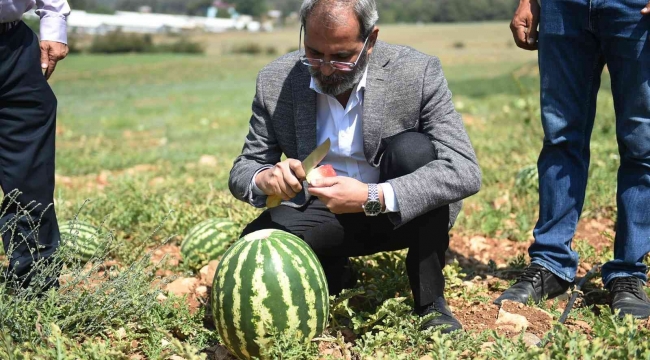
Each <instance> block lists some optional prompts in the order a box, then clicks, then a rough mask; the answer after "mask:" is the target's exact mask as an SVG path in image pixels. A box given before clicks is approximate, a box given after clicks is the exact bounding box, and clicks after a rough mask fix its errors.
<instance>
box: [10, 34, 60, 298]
mask: <svg viewBox="0 0 650 360" xmlns="http://www.w3.org/2000/svg"><path fill="white" fill-rule="evenodd" d="M56 106H57V101H56V98H55V96H54V93H53V92H52V90H51V89H50V87H49V85H48V83H47V81H46V80H45V78H44V76H43V74H42V72H41V67H40V47H39V43H38V39H37V37H36V35H35V34H34V33H33V32H32V31H31V30H30V29H29V28H28V27H27V26H26V25H25V24H23V23H20V24H19V25H18V26H17V27H15V28H14V29H12V30H11V31H10V32H8V33H5V34H3V35H0V186H1V187H2V191H3V192H4V194H5V196H4V198H3V201H2V211H3V212H2V215H1V218H0V228H1V229H2V232H3V235H2V237H3V244H4V248H5V251H7V250H9V247H10V245H11V247H12V248H13V249H12V254H11V258H10V259H9V271H10V272H13V273H15V275H17V276H18V280H19V282H20V283H22V285H23V286H27V285H29V283H30V281H31V278H32V275H33V274H31V270H32V265H33V264H34V263H35V262H36V261H39V260H41V259H45V260H49V259H50V258H51V255H52V254H53V253H54V251H55V250H56V248H57V247H58V245H59V229H58V224H57V219H56V215H55V212H54V207H53V205H54V149H55V144H54V140H55V132H56V131H55V130H56ZM12 191H18V192H19V195H18V196H17V197H15V198H12V197H11V196H9V195H10V194H11V192H12ZM53 275H54V274H53ZM56 275H57V276H58V274H56ZM50 280H51V281H52V282H54V283H56V279H55V276H53V277H52V278H51V279H50Z"/></svg>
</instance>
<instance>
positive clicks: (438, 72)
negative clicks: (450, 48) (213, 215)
mask: <svg viewBox="0 0 650 360" xmlns="http://www.w3.org/2000/svg"><path fill="white" fill-rule="evenodd" d="M368 66H369V68H368V78H367V86H366V90H365V95H364V113H363V119H362V121H363V125H362V126H363V147H364V153H365V156H366V160H367V161H368V163H370V164H371V165H372V166H379V161H380V158H381V155H382V153H383V151H384V149H385V148H386V144H387V140H390V138H391V137H393V136H395V135H398V134H401V133H404V132H407V131H419V132H422V133H425V134H427V135H428V136H429V137H430V138H431V142H432V143H433V145H434V147H435V149H436V155H437V160H435V161H432V162H430V163H429V164H427V165H426V166H424V167H422V168H420V169H418V170H417V171H415V172H413V173H411V174H409V175H406V176H402V177H399V178H396V179H392V180H389V181H388V182H389V183H390V184H391V185H392V186H393V189H394V191H395V197H396V198H397V202H398V204H399V208H400V211H399V212H397V213H390V214H388V216H389V218H390V220H391V222H392V223H393V224H394V225H395V226H396V227H399V226H401V225H403V224H405V223H406V222H408V221H410V220H412V219H414V218H416V217H418V216H419V215H422V214H425V213H427V212H429V211H430V210H432V209H435V208H437V207H440V206H443V205H447V204H449V205H450V219H449V226H450V228H451V226H452V225H453V224H454V222H455V220H456V217H457V216H458V213H459V212H460V209H461V206H462V199H464V198H466V197H468V196H470V195H473V194H475V193H477V192H478V191H479V189H480V187H481V170H480V168H479V165H478V163H477V160H476V155H475V153H474V149H473V148H472V145H471V143H470V140H469V137H468V135H467V133H466V132H465V127H464V125H463V121H462V119H461V116H460V114H458V113H457V112H456V111H455V109H454V105H453V103H452V100H451V92H450V91H449V88H448V87H447V81H446V79H445V77H444V75H443V72H442V68H441V66H440V60H439V59H438V58H437V57H434V56H429V55H426V54H423V53H421V52H418V51H416V50H414V49H412V48H409V47H405V46H397V45H390V44H387V43H384V42H381V41H377V44H376V45H375V48H374V50H373V53H372V55H371V56H370V62H369V65H368ZM310 80H311V76H310V74H309V71H308V70H307V67H306V66H305V65H303V64H301V63H300V62H299V61H298V53H297V52H292V53H290V54H287V55H285V56H283V57H281V58H279V59H277V60H275V61H273V62H272V63H270V64H269V65H267V66H266V67H264V68H263V69H262V70H261V71H260V72H259V74H258V77H257V89H256V94H255V98H254V99H253V107H252V110H253V115H252V116H251V119H250V125H249V131H248V135H247V136H246V139H245V142H244V147H243V150H242V153H241V155H239V156H238V157H237V158H236V159H235V161H234V164H233V167H232V169H231V171H230V179H229V182H228V185H229V188H230V191H231V192H232V194H233V195H234V196H235V197H236V198H237V199H239V200H242V201H245V202H248V203H251V204H252V205H254V206H256V207H262V206H264V204H263V202H262V201H255V202H254V201H253V193H252V187H251V180H252V179H253V175H254V174H255V172H257V171H258V170H260V169H261V168H263V167H264V166H268V165H274V164H275V163H277V162H279V161H280V159H281V156H282V154H285V155H286V157H287V158H293V159H298V160H303V159H304V158H306V157H307V155H309V153H311V152H312V150H314V149H315V148H316V146H317V144H316V92H315V91H313V90H311V89H310V88H309V84H310ZM263 198H265V197H263ZM304 198H305V197H304V196H303V197H302V200H303V201H300V202H299V203H298V206H300V205H302V203H304ZM258 200H259V199H258ZM264 200H265V199H264ZM294 202H295V200H294Z"/></svg>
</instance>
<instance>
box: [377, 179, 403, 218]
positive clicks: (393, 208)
mask: <svg viewBox="0 0 650 360" xmlns="http://www.w3.org/2000/svg"><path fill="white" fill-rule="evenodd" d="M379 186H381V190H382V191H383V193H384V204H385V205H386V210H384V211H383V212H384V213H388V212H399V204H398V203H397V198H395V191H394V190H393V186H392V185H391V184H389V183H381V184H379Z"/></svg>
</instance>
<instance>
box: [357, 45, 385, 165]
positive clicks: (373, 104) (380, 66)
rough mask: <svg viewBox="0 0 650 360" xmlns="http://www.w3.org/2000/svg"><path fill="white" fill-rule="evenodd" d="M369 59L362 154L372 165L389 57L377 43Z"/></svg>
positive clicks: (380, 119)
mask: <svg viewBox="0 0 650 360" xmlns="http://www.w3.org/2000/svg"><path fill="white" fill-rule="evenodd" d="M370 58H371V59H370V64H369V67H368V77H367V84H366V89H365V91H364V100H363V152H364V155H365V156H366V160H368V162H369V163H370V164H374V162H375V158H376V155H377V151H378V150H379V144H380V142H381V129H382V121H384V119H385V111H384V110H385V104H386V101H385V95H386V88H387V87H388V80H389V79H388V77H389V75H390V71H389V69H388V68H386V65H387V64H388V62H389V61H390V57H389V54H387V51H386V48H385V46H383V44H382V43H381V42H379V41H378V42H377V44H376V45H375V50H374V51H373V53H372V55H371V56H370Z"/></svg>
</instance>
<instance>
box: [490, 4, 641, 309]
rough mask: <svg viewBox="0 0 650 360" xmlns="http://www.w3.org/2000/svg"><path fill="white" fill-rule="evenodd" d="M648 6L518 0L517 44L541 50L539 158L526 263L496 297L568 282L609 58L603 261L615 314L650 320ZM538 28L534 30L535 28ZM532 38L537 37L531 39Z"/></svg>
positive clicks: (524, 296)
mask: <svg viewBox="0 0 650 360" xmlns="http://www.w3.org/2000/svg"><path fill="white" fill-rule="evenodd" d="M648 14H650V3H647V0H601V1H591V0H543V1H541V8H540V4H538V2H537V0H521V3H520V5H519V8H518V9H517V11H516V13H515V16H514V19H513V21H512V25H511V29H512V32H513V35H514V38H515V41H516V43H517V45H518V46H519V47H521V48H524V49H528V50H535V49H537V48H538V47H539V53H538V57H539V72H540V77H541V113H542V125H543V128H544V144H543V148H542V151H541V153H540V155H539V161H538V164H537V165H538V173H539V205H540V208H539V219H538V222H537V224H536V226H535V229H534V231H533V234H534V236H535V242H534V243H533V244H532V245H531V246H530V248H529V250H528V253H529V255H530V257H531V259H532V261H531V265H530V266H528V267H527V268H526V269H525V270H524V271H523V273H522V274H521V275H520V277H519V279H518V280H517V282H516V283H515V284H514V285H513V286H512V287H510V288H509V289H508V290H506V291H505V292H504V293H503V294H502V295H501V296H500V297H499V298H497V299H496V300H495V303H496V304H501V302H502V301H504V300H512V301H518V302H522V303H526V302H528V301H529V300H533V301H535V302H538V301H540V300H542V299H543V298H545V297H548V298H552V297H555V296H557V295H559V294H562V293H564V292H566V290H567V289H568V288H569V287H570V286H571V285H572V284H573V282H574V279H575V276H576V268H577V266H578V254H577V253H576V252H575V251H573V250H572V249H571V240H572V239H573V236H574V234H575V230H576V226H577V223H578V219H579V218H580V213H581V212H582V206H583V203H584V198H585V188H586V185H587V171H588V169H589V141H590V138H591V129H592V127H593V124H594V117H595V114H596V95H597V94H598V89H599V88H600V76H601V73H602V71H603V66H604V65H605V64H607V68H608V70H609V74H610V76H611V80H612V95H613V98H614V109H615V112H616V136H617V139H618V149H619V154H620V166H619V170H618V179H617V181H618V184H617V186H618V188H617V196H616V201H617V208H618V216H617V220H616V238H615V241H614V259H612V260H610V261H608V262H607V263H605V264H604V265H603V267H602V279H603V283H604V285H605V286H606V288H607V289H608V290H609V291H610V293H611V298H612V303H611V308H612V310H613V311H617V310H619V311H620V313H619V315H621V316H624V315H626V314H630V315H632V316H634V317H637V318H647V317H649V316H650V301H648V296H647V295H646V293H645V292H644V290H643V284H645V282H646V281H647V275H646V272H647V266H646V265H645V264H644V263H643V258H644V257H645V256H646V254H647V253H648V252H649V251H650V86H649V85H648V80H650V42H649V40H648V31H649V30H650V16H648ZM538 24H539V33H538V30H537V25H538ZM538 35H539V36H538Z"/></svg>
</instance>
